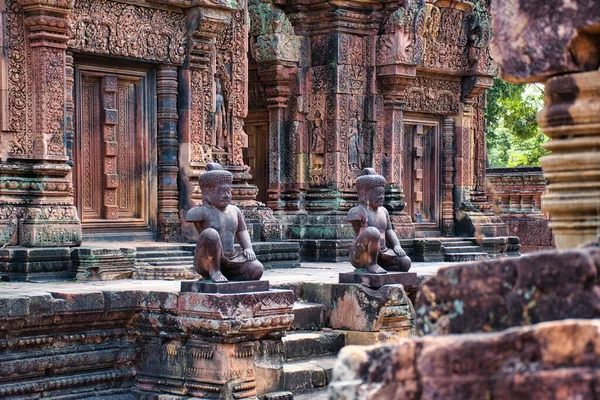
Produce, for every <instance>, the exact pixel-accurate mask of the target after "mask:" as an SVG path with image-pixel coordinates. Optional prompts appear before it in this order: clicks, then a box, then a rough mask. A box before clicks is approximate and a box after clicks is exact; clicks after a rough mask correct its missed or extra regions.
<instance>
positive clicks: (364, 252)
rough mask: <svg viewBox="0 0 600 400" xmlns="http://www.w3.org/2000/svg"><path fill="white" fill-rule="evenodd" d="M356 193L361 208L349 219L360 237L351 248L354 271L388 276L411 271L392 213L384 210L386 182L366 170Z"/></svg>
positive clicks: (357, 180) (352, 212) (358, 181)
mask: <svg viewBox="0 0 600 400" xmlns="http://www.w3.org/2000/svg"><path fill="white" fill-rule="evenodd" d="M356 189H357V191H358V202H359V205H358V206H356V207H353V208H352V209H351V210H350V211H349V212H348V217H347V220H348V222H350V223H351V224H352V227H353V228H354V233H355V234H356V235H357V237H356V239H355V240H354V242H353V243H352V246H351V247H350V262H351V263H352V265H353V266H354V268H358V269H366V270H367V272H370V273H373V274H385V273H386V270H387V271H401V272H406V271H408V270H409V269H410V263H411V261H410V258H409V257H408V256H407V255H406V253H405V252H404V250H403V249H402V246H400V242H399V241H398V237H397V236H396V233H395V232H394V230H393V229H392V222H391V221H390V216H389V214H388V211H387V210H386V209H385V208H384V207H382V206H383V201H384V198H385V196H384V193H385V178H384V177H383V176H381V175H378V174H377V173H376V172H375V170H374V169H373V168H365V169H363V171H362V175H361V176H359V177H358V178H357V179H356ZM388 246H389V247H390V248H388Z"/></svg>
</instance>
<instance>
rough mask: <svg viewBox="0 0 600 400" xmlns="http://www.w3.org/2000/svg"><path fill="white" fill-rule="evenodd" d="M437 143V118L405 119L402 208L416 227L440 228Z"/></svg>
mask: <svg viewBox="0 0 600 400" xmlns="http://www.w3.org/2000/svg"><path fill="white" fill-rule="evenodd" d="M440 145H441V141H440V124H439V122H437V121H428V120H426V119H424V120H414V121H413V120H410V119H406V120H405V122H404V149H405V151H404V156H403V157H404V160H403V167H404V170H403V179H402V181H403V186H404V194H405V196H406V197H405V199H406V208H405V210H406V212H407V213H408V215H410V216H411V218H412V220H413V222H414V223H415V224H416V229H417V230H434V231H435V230H439V229H440V210H441V205H440V198H441V189H442V188H441V169H440V157H441V152H440Z"/></svg>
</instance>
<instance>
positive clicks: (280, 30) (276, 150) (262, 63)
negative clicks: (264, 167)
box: [248, 1, 301, 211]
mask: <svg viewBox="0 0 600 400" xmlns="http://www.w3.org/2000/svg"><path fill="white" fill-rule="evenodd" d="M248 11H249V15H250V21H251V24H250V25H251V28H250V31H249V34H250V38H251V43H250V50H251V53H252V56H253V58H254V59H255V60H256V62H257V64H258V75H259V76H260V80H261V81H262V82H263V83H264V85H265V88H266V92H267V99H266V101H267V108H268V110H269V180H268V182H269V189H268V201H267V206H268V207H269V208H271V209H272V210H275V211H297V210H298V209H300V207H301V206H300V192H299V190H298V185H297V182H296V181H297V176H298V172H297V168H298V165H297V162H296V160H297V159H298V155H297V152H296V147H297V146H296V140H297V138H296V137H295V132H293V130H292V126H293V124H291V123H289V122H288V120H289V117H290V115H289V110H288V107H289V101H290V93H291V85H292V84H293V80H295V79H296V74H297V72H298V61H299V60H300V40H299V38H298V37H297V36H296V34H295V32H294V28H293V27H292V25H291V23H290V21H289V19H288V18H287V16H286V15H285V13H284V12H283V11H281V10H280V9H278V8H276V7H275V6H274V5H273V4H269V3H268V2H262V1H251V2H250V5H249V7H248Z"/></svg>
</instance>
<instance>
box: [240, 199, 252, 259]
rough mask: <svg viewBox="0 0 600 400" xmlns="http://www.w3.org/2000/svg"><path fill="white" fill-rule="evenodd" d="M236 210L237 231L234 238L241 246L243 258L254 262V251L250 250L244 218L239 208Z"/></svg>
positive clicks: (250, 243) (248, 235)
mask: <svg viewBox="0 0 600 400" xmlns="http://www.w3.org/2000/svg"><path fill="white" fill-rule="evenodd" d="M236 210H237V219H238V229H237V233H236V234H235V237H236V239H237V241H238V243H239V244H240V246H242V249H243V250H244V256H246V258H247V259H248V260H250V261H253V260H256V254H255V253H254V250H252V242H251V241H250V234H249V233H248V228H246V221H245V220H244V216H243V215H242V212H241V211H240V209H239V208H237V207H236Z"/></svg>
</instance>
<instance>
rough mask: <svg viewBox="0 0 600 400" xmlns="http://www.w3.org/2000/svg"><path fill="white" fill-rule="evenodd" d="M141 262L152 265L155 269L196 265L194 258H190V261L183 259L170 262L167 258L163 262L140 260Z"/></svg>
mask: <svg viewBox="0 0 600 400" xmlns="http://www.w3.org/2000/svg"><path fill="white" fill-rule="evenodd" d="M140 261H141V262H145V263H147V264H150V265H152V266H154V267H169V266H193V265H194V258H193V257H190V258H189V259H182V260H170V259H168V258H165V259H162V260H153V259H150V260H140Z"/></svg>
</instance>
